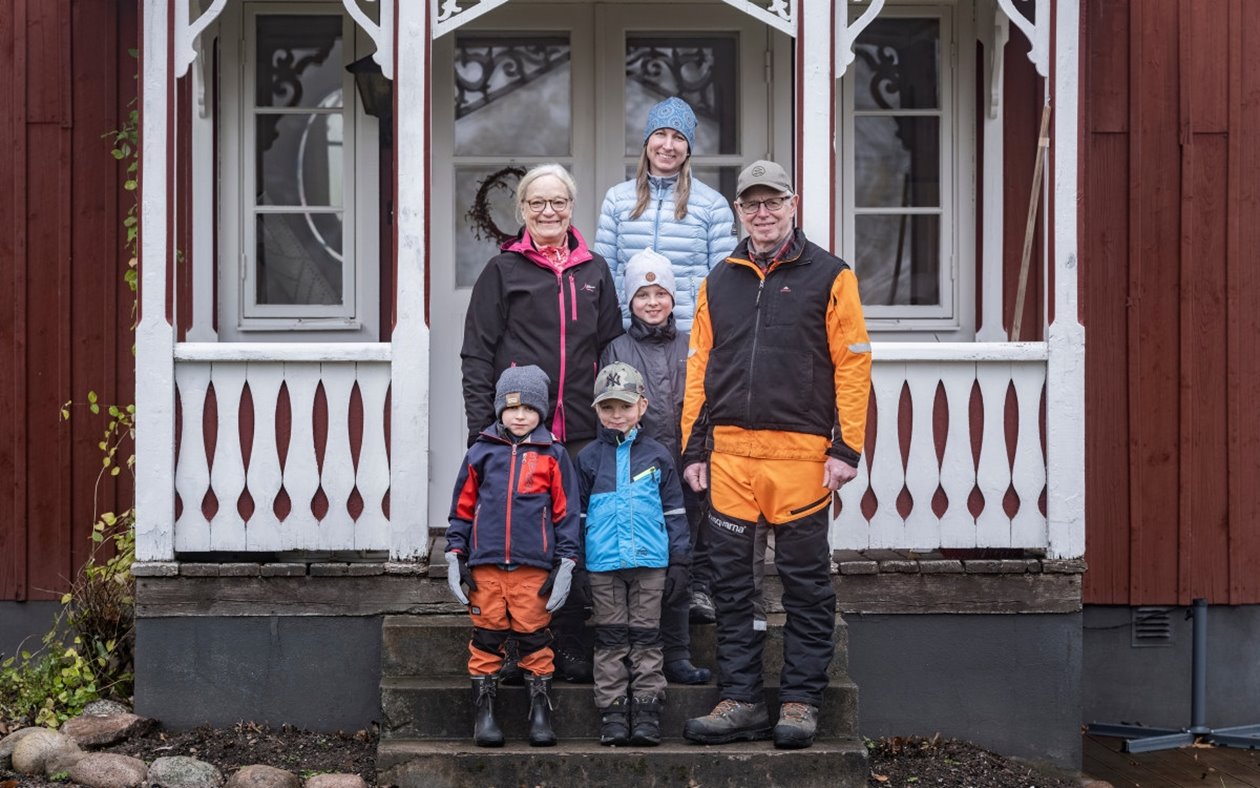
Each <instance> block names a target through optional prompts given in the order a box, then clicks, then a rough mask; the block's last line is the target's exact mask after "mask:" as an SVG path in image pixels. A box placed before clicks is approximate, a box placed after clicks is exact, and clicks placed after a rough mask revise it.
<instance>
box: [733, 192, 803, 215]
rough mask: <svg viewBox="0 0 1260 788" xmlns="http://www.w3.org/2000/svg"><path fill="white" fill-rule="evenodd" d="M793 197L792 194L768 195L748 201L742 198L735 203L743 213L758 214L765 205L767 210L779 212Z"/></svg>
mask: <svg viewBox="0 0 1260 788" xmlns="http://www.w3.org/2000/svg"><path fill="white" fill-rule="evenodd" d="M791 199H792V195H790V194H789V195H788V196H786V197H767V198H766V199H764V200H749V201H748V202H743V201H742V200H741V201H739V202H736V203H735V205H736V206H738V207H739V212H740V213H742V214H743V215H745V216H756V215H757V212H758V211H760V210H761V206H763V205H764V206H766V210H767V211H769V212H770V213H777V212H778V211H780V210H782V208H783V206H784V205H786V204H787V202H788V200H791Z"/></svg>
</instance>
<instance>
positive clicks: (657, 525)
mask: <svg viewBox="0 0 1260 788" xmlns="http://www.w3.org/2000/svg"><path fill="white" fill-rule="evenodd" d="M578 486H579V490H580V491H581V492H580V494H581V498H582V512H583V514H582V517H583V518H584V520H585V529H584V530H585V535H586V568H587V570H588V571H591V572H613V571H616V570H618V569H634V568H639V567H643V568H657V569H661V568H664V567H667V566H669V565H670V564H671V563H674V564H685V563H687V562H688V561H689V560H690V555H691V544H690V541H691V537H690V533H689V531H688V528H687V516H686V510H685V509H684V508H683V497H682V487H681V486H680V484H679V479H678V471H677V470H676V469H675V466H674V458H673V457H672V456H670V454H669V452H668V451H666V449H665V447H664V446H662V445H661V444H660V443H658V442H656V441H655V440H653V439H652V438H650V437H648V436H647V435H644V434H642V433H641V432H639V430H638V429H637V428H636V429H632V430H630V432H629V433H627V434H625V435H624V436H623V435H622V433H620V432H617V431H615V430H610V429H606V428H604V427H600V429H599V435H598V437H597V438H596V439H595V440H594V441H593V442H592V443H591V444H590V445H588V446H587V447H586V448H585V449H582V451H581V453H580V454H578Z"/></svg>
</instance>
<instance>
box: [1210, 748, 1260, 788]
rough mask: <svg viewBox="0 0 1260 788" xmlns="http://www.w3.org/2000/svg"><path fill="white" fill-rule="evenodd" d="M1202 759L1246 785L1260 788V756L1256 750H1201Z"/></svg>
mask: <svg viewBox="0 0 1260 788" xmlns="http://www.w3.org/2000/svg"><path fill="white" fill-rule="evenodd" d="M1200 757H1202V758H1204V759H1206V760H1207V761H1208V762H1209V763H1211V765H1212V766H1213V767H1214V768H1215V769H1217V771H1220V772H1222V773H1224V774H1228V775H1230V776H1231V777H1233V778H1235V779H1237V780H1242V781H1244V782H1245V784H1246V785H1254V786H1260V754H1257V753H1256V751H1255V750H1240V749H1236V748H1233V747H1214V748H1213V749H1210V750H1200Z"/></svg>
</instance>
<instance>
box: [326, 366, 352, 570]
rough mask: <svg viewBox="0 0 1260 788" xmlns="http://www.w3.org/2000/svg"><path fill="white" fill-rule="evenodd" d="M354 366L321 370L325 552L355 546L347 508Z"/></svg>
mask: <svg viewBox="0 0 1260 788" xmlns="http://www.w3.org/2000/svg"><path fill="white" fill-rule="evenodd" d="M354 375H355V368H354V365H353V364H347V363H345V362H334V363H329V364H324V365H322V367H321V368H320V377H321V378H322V379H323V382H324V395H325V398H326V399H327V401H328V439H327V440H326V441H325V445H324V465H323V471H322V472H321V473H320V484H321V485H322V486H323V488H324V494H325V495H327V496H328V514H327V515H326V516H325V517H324V519H323V521H322V522H321V523H320V529H319V539H320V546H321V548H322V549H325V550H349V549H351V548H352V547H353V546H354V521H353V520H351V519H350V512H349V510H348V509H346V501H347V499H349V497H350V491H351V490H352V489H354V462H353V459H352V458H351V455H350V392H351V390H352V389H353V388H354Z"/></svg>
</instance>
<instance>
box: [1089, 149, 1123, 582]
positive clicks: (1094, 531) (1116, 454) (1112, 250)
mask: <svg viewBox="0 0 1260 788" xmlns="http://www.w3.org/2000/svg"><path fill="white" fill-rule="evenodd" d="M1128 156H1129V137H1128V135H1125V134H1092V135H1089V137H1088V142H1087V145H1086V146H1085V166H1084V170H1085V186H1084V190H1083V195H1084V200H1085V215H1086V216H1088V217H1090V220H1089V221H1088V222H1086V223H1085V224H1084V226H1083V227H1082V237H1081V256H1082V265H1081V304H1082V314H1083V323H1084V325H1085V331H1086V337H1087V339H1086V344H1087V348H1086V352H1085V381H1086V385H1085V485H1086V486H1085V507H1086V509H1085V521H1086V522H1087V523H1088V524H1089V526H1088V527H1087V528H1086V529H1085V557H1086V560H1087V561H1089V565H1090V566H1091V567H1093V569H1094V571H1091V572H1089V573H1087V574H1086V576H1085V601H1086V603H1088V604H1101V605H1116V604H1127V603H1128V602H1129V572H1130V569H1129V531H1130V529H1131V527H1132V523H1131V520H1130V507H1129V497H1130V494H1131V493H1130V490H1131V487H1130V470H1129V448H1128V447H1129V420H1128V419H1127V418H1124V417H1123V416H1122V415H1121V414H1123V413H1125V411H1126V410H1127V408H1128V404H1129V401H1130V400H1129V379H1128V376H1126V375H1125V374H1124V373H1123V371H1124V370H1125V369H1126V368H1127V367H1128V364H1129V360H1128V356H1129V352H1130V351H1129V346H1128V343H1129V336H1128V310H1126V309H1120V308H1118V305H1120V304H1126V303H1127V302H1128V297H1129V267H1130V265H1131V263H1130V260H1129V245H1128V244H1129V186H1128V182H1129V161H1128ZM1133 494H1136V493H1133Z"/></svg>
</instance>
